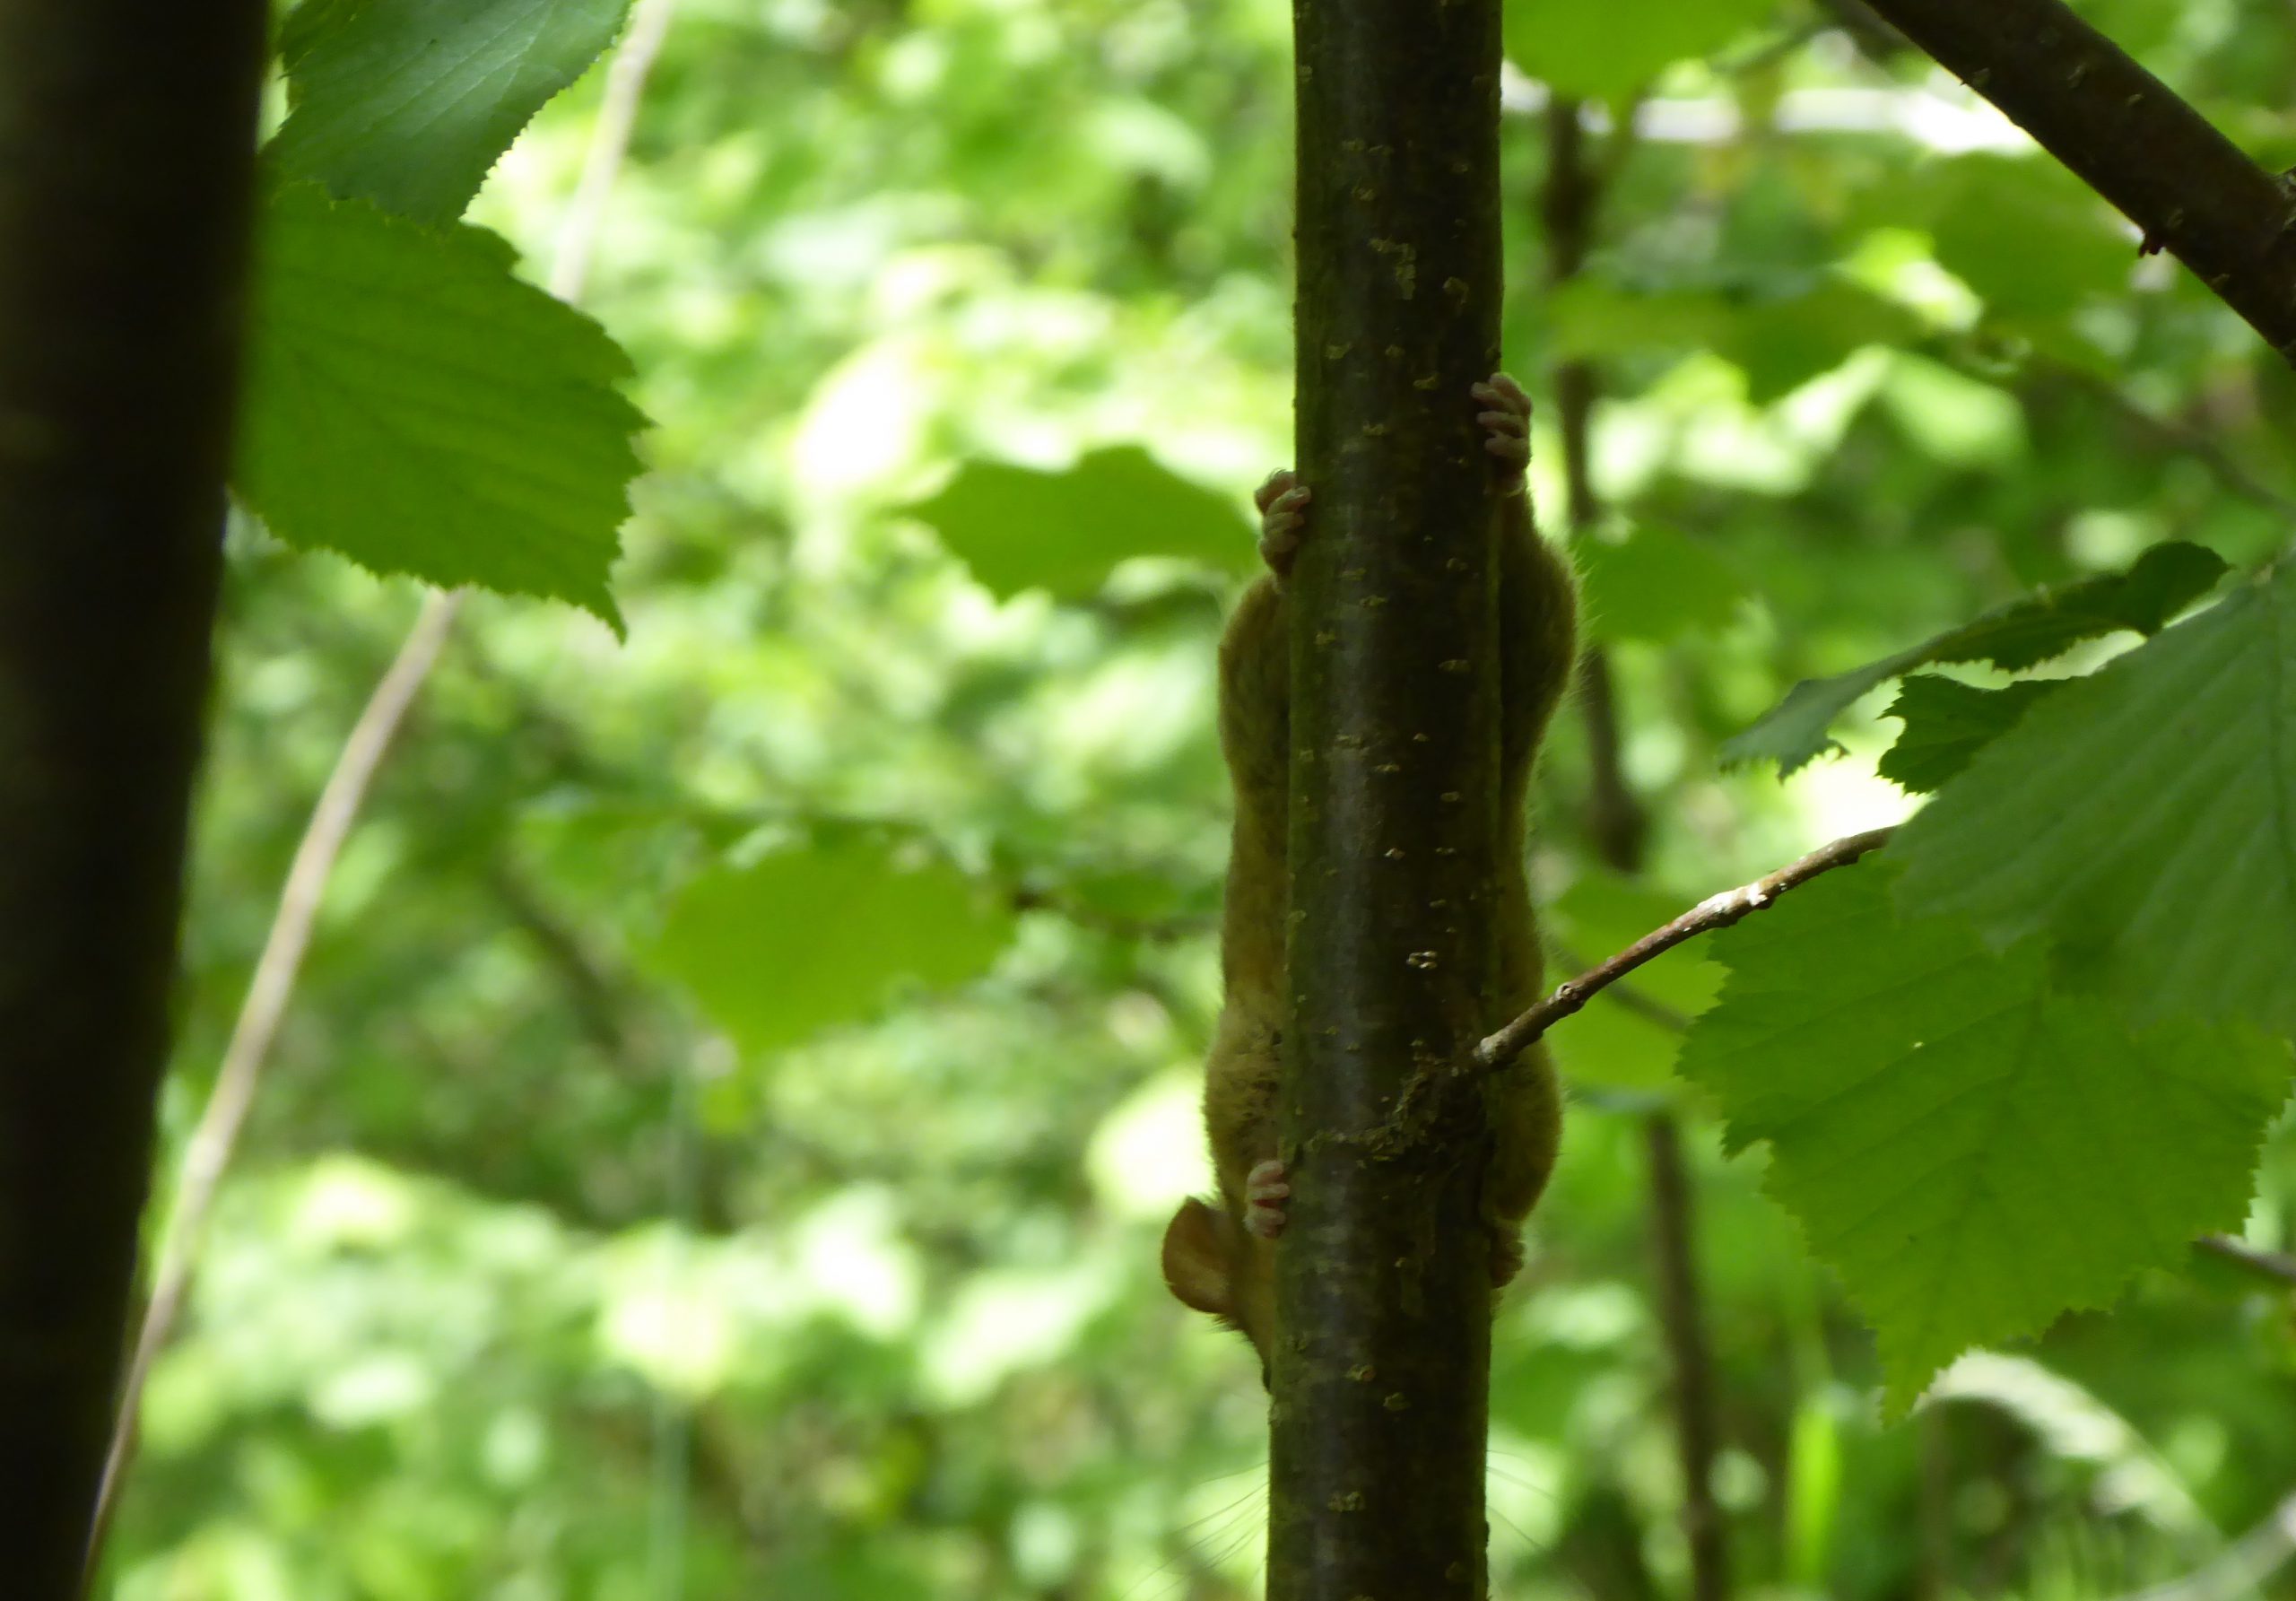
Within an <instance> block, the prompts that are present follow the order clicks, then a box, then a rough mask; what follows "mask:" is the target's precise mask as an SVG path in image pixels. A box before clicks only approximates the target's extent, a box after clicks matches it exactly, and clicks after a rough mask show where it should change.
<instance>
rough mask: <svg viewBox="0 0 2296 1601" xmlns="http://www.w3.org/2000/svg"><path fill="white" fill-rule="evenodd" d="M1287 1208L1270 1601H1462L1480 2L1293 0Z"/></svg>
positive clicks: (1495, 24) (1474, 1031) (1481, 188)
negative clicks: (1296, 262)
mask: <svg viewBox="0 0 2296 1601" xmlns="http://www.w3.org/2000/svg"><path fill="white" fill-rule="evenodd" d="M1294 15H1295V20H1296V23H1297V28H1298V47H1299V115H1300V122H1299V128H1300V187H1299V240H1300V298H1299V328H1298V337H1299V374H1298V384H1299V396H1300V400H1299V405H1300V411H1299V461H1300V471H1301V475H1302V477H1303V478H1304V479H1305V481H1306V482H1307V483H1308V484H1309V486H1310V487H1311V488H1312V490H1313V492H1314V494H1315V497H1316V498H1315V502H1314V505H1313V507H1312V509H1311V510H1310V513H1309V534H1308V536H1307V538H1306V540H1305V542H1304V544H1302V546H1301V550H1300V556H1299V558H1298V562H1297V565H1296V567H1295V569H1294V570H1293V573H1292V577H1291V605H1292V612H1291V615H1292V620H1293V621H1292V640H1291V650H1292V669H1291V670H1292V709H1291V733H1292V758H1291V760H1292V769H1291V772H1292V779H1291V806H1292V814H1291V852H1290V859H1291V864H1292V868H1293V870H1292V872H1291V896H1292V899H1291V942H1290V958H1289V969H1288V970H1289V972H1290V974H1291V980H1292V990H1293V996H1292V1004H1293V1020H1294V1027H1293V1028H1292V1030H1291V1031H1290V1035H1289V1040H1288V1043H1289V1046H1290V1050H1289V1055H1288V1060H1287V1064H1286V1083H1285V1092H1284V1097H1283V1127H1284V1134H1283V1154H1284V1156H1285V1158H1286V1161H1287V1163H1288V1165H1289V1167H1290V1169H1291V1184H1292V1197H1291V1209H1290V1211H1291V1216H1290V1223H1289V1229H1288V1231H1287V1234H1286V1236H1285V1240H1284V1248H1283V1249H1282V1250H1281V1251H1279V1252H1278V1253H1277V1257H1278V1263H1279V1266H1278V1276H1277V1307H1278V1311H1277V1320H1278V1327H1279V1329H1280V1331H1281V1333H1280V1338H1279V1340H1278V1343H1277V1349H1276V1351H1275V1353H1274V1411H1273V1414H1272V1419H1273V1421H1272V1431H1273V1439H1272V1460H1271V1464H1270V1485H1271V1501H1272V1505H1271V1509H1270V1530H1269V1584H1268V1594H1269V1596H1270V1597H1271V1598H1272V1601H1359V1598H1360V1597H1378V1598H1379V1601H1389V1598H1393V1601H1404V1598H1405V1597H1411V1598H1414V1601H1416V1598H1421V1597H1424V1598H1428V1601H1435V1598H1441V1597H1482V1596H1483V1595H1484V1593H1485V1590H1486V1578H1485V1563H1484V1555H1483V1547H1484V1537H1485V1527H1484V1522H1483V1449H1484V1434H1485V1429H1486V1414H1487V1411H1488V1405H1489V1388H1490V1354H1491V1353H1490V1346H1491V1282H1490V1264H1489V1254H1488V1250H1487V1249H1486V1247H1485V1245H1484V1240H1485V1235H1484V1233H1483V1230H1482V1229H1481V1228H1480V1226H1479V1225H1478V1223H1477V1220H1476V1198H1477V1194H1478V1190H1479V1186H1480V1180H1481V1170H1482V1165H1483V1152H1484V1149H1485V1146H1486V1144H1487V1132H1486V1123H1485V1117H1484V1109H1483V1080H1482V1076H1481V1075H1480V1073H1479V1072H1478V1071H1477V1070H1476V1068H1475V1066H1474V1046H1475V1043H1476V1041H1477V1039H1478V1037H1479V1036H1480V1034H1481V1033H1482V1031H1483V1022H1484V1021H1485V1019H1486V1016H1487V1012H1486V1005H1487V994H1488V990H1489V985H1490V978H1491V974H1492V961H1493V954H1494V951H1495V943H1494V940H1493V937H1492V927H1493V915H1492V914H1493V897H1492V884H1493V883H1494V853H1495V850H1496V848H1497V841H1498V839H1499V836H1500V824H1499V789H1500V783H1499V770H1498V695H1497V683H1498V678H1497V668H1496V644H1495V640H1496V634H1495V622H1496V610H1495V608H1496V591H1495V584H1494V578H1495V573H1494V561H1493V553H1494V545H1493V539H1492V533H1493V516H1492V513H1493V509H1494V506H1493V500H1492V478H1493V474H1492V468H1491V466H1490V461H1489V457H1487V455H1486V454H1485V452H1484V451H1483V445H1482V438H1481V434H1480V431H1479V430H1478V427H1477V425H1476V423H1475V421H1474V412H1475V410H1476V408H1475V406H1474V403H1473V402H1472V401H1471V400H1470V399H1469V398H1468V388H1469V387H1470V386H1471V385H1472V384H1474V382H1476V381H1477V380H1478V379H1480V378H1483V377H1484V376H1485V375H1486V374H1488V373H1489V372H1490V371H1492V369H1493V368H1494V367H1495V366H1496V365H1497V359H1498V327H1499V311H1500V300H1501V293H1502V284H1501V279H1500V248H1499V225H1498V113H1499V78H1498V69H1499V5H1498V3H1497V0H1456V3H1452V4H1442V5H1433V6H1431V5H1428V4H1425V0H1297V4H1296V5H1295V11H1294Z"/></svg>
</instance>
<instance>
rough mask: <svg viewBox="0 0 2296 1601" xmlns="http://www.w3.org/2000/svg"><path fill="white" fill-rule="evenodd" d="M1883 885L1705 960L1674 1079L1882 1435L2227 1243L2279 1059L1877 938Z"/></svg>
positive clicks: (1818, 885)
mask: <svg viewBox="0 0 2296 1601" xmlns="http://www.w3.org/2000/svg"><path fill="white" fill-rule="evenodd" d="M1890 876H1891V870H1890V869H1889V868H1888V867H1887V866H1883V865H1861V866H1856V867H1849V868H1844V869H1841V870H1839V871H1837V872H1834V873H1831V874H1827V875H1826V876H1825V877H1823V878H1821V879H1819V880H1817V881H1815V882H1814V883H1810V884H1807V885H1805V886H1804V887H1803V888H1801V889H1799V890H1796V891H1795V892H1793V893H1792V894H1791V895H1789V896H1787V897H1786V898H1785V899H1784V900H1783V901H1780V902H1779V904H1778V905H1777V906H1775V907H1773V908H1771V909H1769V910H1767V911H1765V912H1763V913H1762V915H1761V916H1760V917H1757V918H1748V919H1747V920H1746V921H1745V922H1744V923H1741V924H1739V925H1738V926H1736V927H1734V928H1730V929H1727V930H1726V931H1724V932H1723V933H1722V934H1720V935H1717V936H1716V940H1715V944H1714V951H1713V953H1714V954H1715V955H1716V956H1717V957H1718V959H1719V960H1720V961H1723V962H1725V963H1726V964H1727V966H1728V967H1729V969H1730V976H1729V979H1728V980H1727V981H1726V983H1725V984H1724V985H1723V988H1722V996H1721V998H1720V1000H1718V1002H1717V1003H1716V1004H1715V1005H1714V1007H1713V1008H1712V1010H1710V1011H1709V1012H1708V1013H1706V1014H1704V1015H1703V1016H1702V1017H1700V1019H1699V1020H1698V1022H1696V1024H1694V1025H1693V1026H1692V1031H1691V1034H1690V1038H1689V1040H1687V1041H1686V1042H1685V1043H1684V1045H1683V1054H1682V1062H1681V1071H1682V1073H1683V1076H1684V1077H1686V1078H1690V1079H1692V1080H1693V1081H1695V1082H1696V1083H1700V1084H1702V1085H1704V1086H1705V1087H1706V1088H1707V1089H1708V1090H1709V1091H1711V1092H1713V1094H1714V1096H1715V1097H1716V1099H1717V1101H1718V1102H1719V1103H1720V1105H1721V1108H1722V1110H1723V1114H1724V1116H1725V1118H1726V1122H1727V1138H1728V1144H1729V1146H1730V1148H1731V1149H1732V1150H1734V1151H1735V1150H1742V1149H1744V1147H1746V1146H1748V1145H1751V1144H1755V1143H1756V1142H1760V1141H1766V1142H1768V1144H1769V1145H1770V1154H1771V1161H1770V1170H1769V1173H1768V1176H1767V1178H1766V1179H1765V1185H1766V1188H1768V1189H1769V1191H1770V1194H1771V1195H1772V1196H1774V1197H1776V1198H1777V1200H1778V1201H1779V1204H1780V1205H1784V1206H1785V1207H1786V1209H1787V1211H1788V1212H1790V1213H1792V1214H1794V1216H1795V1217H1796V1219H1797V1220H1798V1221H1799V1222H1800V1223H1801V1225H1802V1229H1803V1231H1804V1234H1805V1237H1806V1238H1807V1240H1808V1241H1809V1244H1810V1249H1812V1250H1813V1252H1814V1253H1815V1254H1816V1255H1817V1256H1818V1257H1820V1258H1822V1260H1824V1261H1825V1262H1827V1263H1828V1264H1830V1265H1831V1266H1832V1267H1833V1268H1834V1269H1835V1271H1836V1272H1838V1273H1839V1275H1841V1280H1842V1283H1843V1284H1844V1286H1845V1287H1846V1288H1847V1289H1848V1292H1849V1295H1850V1298H1851V1300H1852V1301H1855V1302H1856V1303H1857V1307H1858V1308H1859V1310H1861V1311H1862V1312H1863V1313H1864V1314H1865V1317H1866V1318H1868V1319H1869V1320H1870V1321H1871V1322H1872V1323H1873V1325H1874V1330H1875V1332H1876V1334H1877V1335H1878V1336H1879V1339H1880V1344H1881V1355H1882V1362H1883V1370H1884V1371H1885V1373H1886V1375H1887V1379H1888V1403H1889V1410H1890V1411H1891V1412H1892V1413H1898V1414H1901V1413H1902V1412H1903V1411H1904V1410H1905V1408H1906V1407H1907V1406H1908V1405H1909V1404H1910V1403H1911V1402H1912V1401H1913V1399H1914V1398H1915V1397H1917V1396H1918V1394H1919V1393H1920V1391H1921V1388H1922V1387H1923V1386H1924V1385H1926V1383H1927V1382H1928V1380H1929V1379H1930V1377H1931V1375H1933V1374H1934V1373H1935V1372H1936V1371H1937V1370H1938V1369H1939V1368H1941V1367H1943V1366H1944V1364H1945V1363H1946V1362H1950V1361H1952V1358H1953V1357H1954V1356H1956V1355H1958V1354H1959V1353H1961V1352H1962V1351H1964V1350H1966V1349H1968V1348H1969V1347H1970V1346H1971V1345H1976V1344H1989V1343H1993V1342H1996V1341H2001V1340H2009V1339H2015V1338H2018V1337H2021V1336H2030V1335H2035V1334H2038V1333H2039V1332H2040V1331H2041V1330H2042V1329H2044V1328H2046V1327H2048V1325H2049V1323H2050V1322H2052V1321H2053V1320H2054V1319H2055V1318H2057V1316H2058V1315H2059V1314H2061V1313H2063V1312H2064V1311H2066V1310H2070V1309H2073V1308H2078V1307H2099V1306H2103V1305H2106V1304H2108V1303H2109V1302H2110V1301H2112V1300H2113V1299H2114V1298H2115V1297H2116V1296H2118V1294H2119V1293H2120V1292H2121V1290H2122V1289H2123V1287H2124V1286H2126V1283H2128V1281H2129V1280H2130V1279H2131V1278H2132V1277H2133V1276H2134V1275H2135V1274H2136V1273H2138V1272H2139V1271H2141V1270H2142V1269H2144V1268H2146V1267H2153V1266H2161V1267H2166V1266H2174V1265H2176V1264H2178V1263H2179V1262H2181V1261H2182V1260H2183V1257H2184V1254H2185V1252H2186V1249H2187V1246H2188V1244H2189V1242H2190V1241H2191V1240H2192V1237H2193V1236H2194V1235H2195V1234H2196V1233H2198V1232H2200V1231H2204V1230H2207V1229H2213V1228H2224V1227H2227V1226H2231V1225H2233V1224H2236V1223H2238V1222H2239V1218H2240V1217H2241V1215H2242V1214H2244V1212H2245V1211H2246V1209H2247V1206H2248V1195H2249V1183H2250V1179H2249V1176H2250V1173H2251V1172H2252V1170H2253V1169H2254V1166H2255V1162H2256V1155H2257V1146H2258V1144H2259V1142H2260V1141H2261V1139H2262V1137H2263V1135H2264V1131H2265V1127H2266V1125H2267V1124H2268V1123H2269V1122H2270V1120H2271V1119H2272V1118H2273V1116H2274V1113H2275V1112H2276V1111H2277V1110H2278V1109H2279V1107H2280V1104H2281V1101H2283V1098H2284V1097H2285V1095H2286V1093H2287V1086H2288V1076H2289V1075H2288V1056H2287V1052H2286V1050H2285V1048H2283V1047H2280V1046H2277V1045H2274V1044H2273V1043H2270V1042H2268V1041H2266V1040H2263V1039H2262V1038H2261V1037H2260V1036H2257V1035H2256V1034H2254V1033H2252V1032H2249V1031H2231V1030H2201V1029H2196V1028H2192V1027H2189V1026H2183V1025H2179V1026H2174V1027H2169V1028H2163V1029H2159V1030H2155V1031H2151V1032H2149V1033H2145V1034H2143V1035H2138V1036H2131V1035H2130V1034H2129V1033H2128V1032H2127V1031H2126V1030H2125V1029H2124V1028H2123V1026H2122V1025H2121V1024H2120V1022H2118V1020H2117V1019H2116V1018H2115V1017H2114V1016H2113V1015H2112V1014H2110V1013H2109V1012H2108V1011H2106V1010H2105V1009H2104V1008H2103V1007H2101V1006H2100V1005H2094V1004H2092V1003H2088V1002H2084V1001H2083V1000H2081V999H2078V998H2075V997H2069V996H2063V995H2060V994H2057V993H2055V992H2053V991H2052V990H2051V989H2050V988H2049V986H2048V959H2047V953H2046V951H2045V950H2044V949H2043V947H2042V946H2041V945H2040V944H2039V943H2038V942H2028V943H2026V944H2020V945H2017V946H2014V947H2013V948H2012V949H2010V950H2009V951H2007V952H2006V953H2002V954H1999V955H1996V954H1994V953H1990V952H1988V951H1987V949H1986V947H1985V945H1984V944H1983V943H1982V942H1981V941H1980V940H1979V938H1978V936H1977V935H1976V933H1975V932H1974V931H1973V930H1971V929H1970V928H1969V927H1967V926H1966V925H1964V924H1962V923H1961V922H1959V921H1958V920H1955V919H1951V918H1921V919H1918V920H1903V919H1900V918H1898V917H1897V916H1896V915H1895V914H1894V912H1893V911H1892V907H1891V904H1890V884H1889V878H1890Z"/></svg>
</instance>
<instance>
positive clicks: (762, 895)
mask: <svg viewBox="0 0 2296 1601" xmlns="http://www.w3.org/2000/svg"><path fill="white" fill-rule="evenodd" d="M1012 930H1013V913H1012V911H1011V909H1009V907H1007V906H1005V905H1004V904H1002V903H1000V902H999V901H996V899H995V898H993V897H991V896H989V895H988V894H987V893H986V892H984V890H983V888H982V886H980V885H979V884H977V883H974V882H973V881H972V880H970V878H968V877H966V875H965V874H962V873H960V872H959V871H957V870H956V869H955V868H954V867H952V866H949V865H948V864H947V863H945V862H943V861H940V860H938V859H937V858H931V857H926V858H923V859H918V860H913V861H912V860H909V859H906V857H904V855H903V853H901V852H900V851H897V850H895V849H894V848H891V847H890V846H889V845H886V844H884V843H882V842H879V841H876V840H865V839H844V840H833V841H828V842H824V843H822V844H819V845H816V846H813V847H812V848H803V849H790V850H782V851H777V852H775V853H774V854H772V855H770V856H768V857H764V858H763V859H761V860H760V861H758V862H756V863H754V864H752V865H751V866H742V867H718V868H714V869H712V870H710V871H709V872H707V873H704V874H701V875H700V877H698V878H695V879H693V880H692V881H691V882H690V883H687V884H686V885H685V887H684V888H683V889H682V890H681V891H679V892H678V894H677V897H676V899H675V900H674V901H673V902H672V904H671V906H670V909H669V916H668V918H667V920H666V922H665V926H664V927H663V930H662V934H661V937H660V940H659V941H658V943H657V946H656V953H655V954H656V960H657V962H658V964H659V965H660V966H661V967H662V969H663V970H665V972H667V973H668V974H669V975H670V976H671V977H673V978H674V979H677V980H678V981H679V982H681V983H683V985H684V986H685V987H686V988H688V989H689V990H691V992H692V994H693V996H694V998H695V1000H697V1001H699V1002H700V1005H701V1007H702V1009H703V1010H704V1011H705V1012H707V1013H709V1015H710V1017H711V1019H712V1020H713V1021H714V1022H717V1024H718V1026H719V1027H720V1028H722V1029H724V1030H725V1031H726V1032H727V1033H728V1034H731V1035H732V1036H733V1037H734V1039H735V1040H736V1041H737V1042H739V1043H740V1045H741V1046H742V1048H744V1049H745V1050H749V1051H752V1052H765V1051H770V1050H776V1049H778V1048H782V1047H785V1046H788V1045H794V1044H796V1043H797V1042H799V1041H800V1040H804V1039H806V1038H807V1037H809V1036H811V1035H813V1034H814V1033H817V1032H819V1031H821V1030H822V1029H826V1028H832V1027H836V1026H838V1025H839V1024H846V1023H855V1022H865V1021H866V1020H867V1019H868V1018H870V1017H871V1016H873V1015H874V1014H875V1013H876V1012H877V1010H878V1009H879V1008H880V1007H882V1006H883V1005H885V1003H886V1002H887V1001H888V1000H889V999H890V998H891V996H893V995H894V994H895V992H896V991H897V990H899V989H900V988H903V987H909V986H914V987H921V988H944V987H946V986H949V985H952V984H959V983H962V982H963V981H964V980H966V979H971V978H975V977H978V975H979V974H980V973H982V972H984V971H986V970H987V967H988V964H989V963H990V962H991V961H995V960H996V953H998V952H999V951H1002V950H1003V949H1004V948H1005V944H1006V942H1007V940H1008V939H1009V938H1010V937H1011V935H1012Z"/></svg>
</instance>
